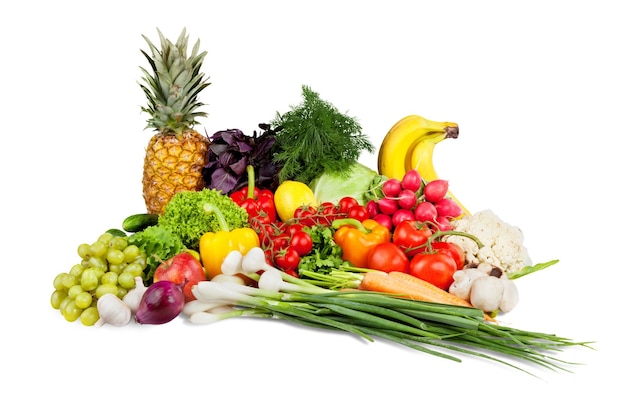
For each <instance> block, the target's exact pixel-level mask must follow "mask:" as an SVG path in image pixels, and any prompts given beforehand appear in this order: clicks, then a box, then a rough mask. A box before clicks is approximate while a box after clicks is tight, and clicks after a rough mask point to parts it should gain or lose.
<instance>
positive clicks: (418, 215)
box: [413, 201, 437, 223]
mask: <svg viewBox="0 0 626 419" xmlns="http://www.w3.org/2000/svg"><path fill="white" fill-rule="evenodd" d="M413 216H414V217H415V219H416V220H417V221H420V222H422V223H424V222H426V221H435V217H436V216H437V208H435V205H434V204H433V203H432V202H427V201H425V202H420V203H419V204H417V206H416V207H415V210H414V211H413Z"/></svg>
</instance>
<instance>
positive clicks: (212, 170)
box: [202, 124, 280, 195]
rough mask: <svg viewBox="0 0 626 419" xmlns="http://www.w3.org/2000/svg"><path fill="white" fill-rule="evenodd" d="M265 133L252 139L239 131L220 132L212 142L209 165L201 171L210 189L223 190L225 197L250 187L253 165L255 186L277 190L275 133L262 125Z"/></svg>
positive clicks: (253, 136)
mask: <svg viewBox="0 0 626 419" xmlns="http://www.w3.org/2000/svg"><path fill="white" fill-rule="evenodd" d="M259 128H261V130H262V132H261V134H260V135H257V132H256V131H254V133H253V135H252V136H249V135H246V134H244V133H243V132H242V131H241V130H239V129H229V130H224V131H218V132H216V133H215V134H213V135H212V136H211V137H209V139H210V140H211V144H210V145H209V151H208V162H207V164H206V165H205V166H204V168H203V170H202V175H203V177H204V182H205V185H206V187H207V188H213V189H218V190H221V191H222V192H223V193H224V194H227V195H230V193H232V192H234V191H236V190H239V189H241V188H243V187H244V186H246V185H247V184H248V176H247V173H246V166H248V164H251V165H252V166H254V169H255V172H256V182H255V186H257V187H259V188H260V189H270V190H274V189H276V187H277V186H278V171H279V169H280V168H279V167H277V166H276V165H275V164H274V163H273V161H272V154H271V153H270V150H271V148H272V146H273V145H274V142H275V141H276V137H275V136H274V134H275V133H276V131H275V130H272V129H270V126H269V125H268V124H259Z"/></svg>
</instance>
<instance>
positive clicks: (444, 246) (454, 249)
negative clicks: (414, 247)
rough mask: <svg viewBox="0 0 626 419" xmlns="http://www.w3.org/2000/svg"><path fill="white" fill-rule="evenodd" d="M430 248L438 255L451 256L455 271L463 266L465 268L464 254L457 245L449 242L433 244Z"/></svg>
mask: <svg viewBox="0 0 626 419" xmlns="http://www.w3.org/2000/svg"><path fill="white" fill-rule="evenodd" d="M432 247H433V249H435V250H437V251H438V252H439V253H445V254H448V255H450V256H452V259H454V262H455V263H456V268H457V269H463V266H465V252H464V251H463V249H462V248H461V246H459V245H458V244H456V243H451V242H434V243H433V244H432Z"/></svg>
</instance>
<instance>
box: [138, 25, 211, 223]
mask: <svg viewBox="0 0 626 419" xmlns="http://www.w3.org/2000/svg"><path fill="white" fill-rule="evenodd" d="M157 31H158V33H159V37H160V41H161V49H160V50H159V49H157V48H156V47H155V46H154V44H153V43H152V42H150V40H149V39H148V38H146V37H145V36H143V38H144V39H145V40H146V42H147V43H148V45H149V46H150V52H151V54H148V53H146V52H145V51H143V50H142V51H141V52H142V53H143V55H144V56H145V57H146V58H147V59H148V61H149V62H150V67H151V69H152V72H148V71H146V70H145V69H144V68H142V67H140V68H141V71H142V72H143V74H144V77H142V81H143V83H140V85H141V88H142V90H143V91H144V93H145V94H146V97H147V99H148V106H147V107H142V108H141V110H142V111H143V112H146V113H148V114H149V115H150V118H149V119H148V125H147V127H146V129H148V128H152V129H153V130H155V131H156V134H155V135H154V136H153V137H152V138H151V139H150V143H149V144H148V147H147V149H146V154H145V159H144V167H143V197H144V200H145V203H146V208H147V210H148V213H151V214H162V213H163V210H164V208H165V205H166V204H167V203H168V202H169V201H170V199H171V198H172V196H174V194H176V193H178V192H181V191H197V190H201V189H202V188H203V187H204V180H203V178H202V168H203V167H204V165H205V164H206V162H207V158H208V146H209V140H208V138H206V137H205V136H203V135H202V134H200V133H198V132H197V131H195V130H194V129H193V126H194V125H195V124H196V118H197V117H201V116H206V113H205V112H200V111H198V108H199V107H201V106H203V105H204V104H203V103H200V102H199V101H198V93H200V92H201V91H202V90H203V89H204V88H205V87H207V86H208V85H210V83H208V82H207V78H205V77H204V74H203V73H201V72H200V67H201V65H202V60H203V59H204V56H205V55H206V52H202V53H198V49H199V47H200V41H199V40H198V41H197V42H196V44H195V45H194V47H193V50H192V52H191V56H189V57H188V56H187V41H188V39H189V37H188V36H187V35H186V30H185V29H183V31H182V32H181V34H180V36H179V37H178V40H177V41H176V44H173V43H172V42H171V41H170V40H168V39H166V38H165V37H164V36H163V34H162V33H161V31H160V30H158V29H157Z"/></svg>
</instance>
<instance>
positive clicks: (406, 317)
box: [187, 249, 591, 375]
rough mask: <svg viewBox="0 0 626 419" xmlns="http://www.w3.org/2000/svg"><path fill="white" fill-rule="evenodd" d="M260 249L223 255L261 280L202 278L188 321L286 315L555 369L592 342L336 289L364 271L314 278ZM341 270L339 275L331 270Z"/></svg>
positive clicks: (231, 267) (463, 310) (231, 268)
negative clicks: (563, 355)
mask: <svg viewBox="0 0 626 419" xmlns="http://www.w3.org/2000/svg"><path fill="white" fill-rule="evenodd" d="M262 256H263V255H262V250H260V251H256V249H253V250H252V251H250V252H249V253H247V254H246V255H245V256H243V255H241V254H237V252H236V251H235V252H233V253H231V254H230V255H229V257H227V258H226V260H225V261H224V268H226V270H227V271H228V273H229V274H236V273H238V274H244V275H246V276H248V277H249V278H251V279H253V280H255V281H257V286H248V285H242V284H240V283H234V282H232V283H230V282H214V281H202V282H200V283H198V284H197V285H196V286H195V287H194V289H193V293H194V295H195V296H196V298H197V299H198V301H196V302H195V304H197V306H198V307H199V309H198V310H197V311H195V312H192V313H189V311H187V314H189V318H190V321H191V322H192V323H211V322H215V321H219V320H223V319H227V318H233V317H261V318H273V319H281V320H286V321H290V322H294V323H297V324H300V325H304V326H308V327H315V328H322V329H330V330H340V331H343V332H347V333H352V334H355V335H358V336H360V337H362V338H364V339H366V340H368V341H371V342H373V341H374V340H375V338H379V339H383V340H387V341H391V342H395V343H397V344H400V345H403V346H406V347H408V348H411V349H414V350H417V351H420V352H424V353H426V354H430V355H434V356H438V357H441V358H445V359H448V360H451V361H456V362H461V361H462V359H461V358H459V356H461V355H470V356H476V357H479V358H483V359H487V360H489V361H494V362H497V363H500V364H504V365H506V366H509V367H512V368H515V369H517V370H519V371H523V372H526V373H528V374H531V375H534V374H532V373H531V372H530V371H528V370H527V369H526V368H523V366H522V365H518V364H517V363H513V362H512V361H513V360H517V361H520V362H521V363H522V364H524V363H526V364H534V365H537V366H540V367H545V368H547V369H549V370H552V371H556V370H563V371H569V370H568V369H567V368H566V365H573V363H570V362H566V361H564V360H561V359H558V358H556V357H554V355H553V354H554V352H558V351H562V350H563V349H564V348H566V347H572V346H581V347H587V348H591V346H590V344H591V342H577V341H573V340H571V339H568V338H564V337H560V336H557V335H554V334H548V333H540V332H532V331H526V330H521V329H516V328H512V327H508V326H503V325H500V324H498V323H494V322H488V321H486V320H485V319H484V313H483V312H482V311H481V310H480V309H477V308H472V307H460V306H453V305H448V304H439V303H431V302H423V301H416V300H409V299H406V298H402V297H398V296H393V295H389V294H384V293H378V292H369V291H362V290H343V291H335V290H331V289H329V288H327V286H328V285H332V284H333V283H335V284H336V283H337V282H333V281H338V280H339V281H340V282H345V281H348V282H350V281H356V280H357V277H358V275H359V273H358V272H343V273H340V272H338V271H337V272H334V273H332V274H328V275H322V274H319V275H314V276H315V278H313V279H311V280H308V279H305V278H297V277H294V276H292V275H289V274H287V273H285V272H282V271H280V270H278V269H276V268H273V267H271V266H269V265H267V264H266V263H265V259H264V257H263V258H262ZM251 261H253V263H251ZM243 266H245V267H246V268H245V269H244V268H243ZM258 272H262V273H260V274H259V273H258ZM337 275H339V276H340V278H339V279H337V278H335V277H333V276H337ZM322 276H324V277H325V278H322ZM320 284H323V285H320ZM203 305H206V306H207V307H209V306H210V307H215V306H216V305H217V306H221V310H219V311H216V310H215V309H213V310H208V311H203V310H202V306H203ZM454 354H458V355H459V356H455V355H454Z"/></svg>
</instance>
